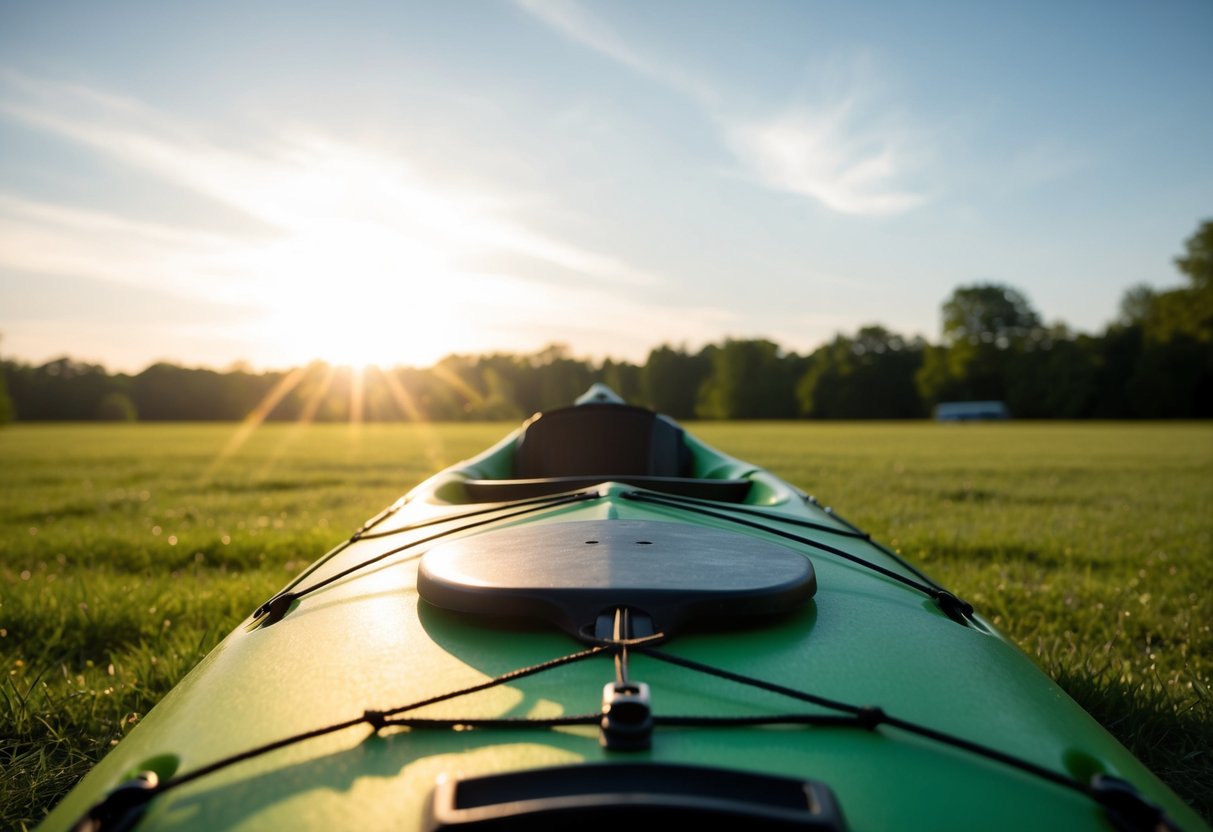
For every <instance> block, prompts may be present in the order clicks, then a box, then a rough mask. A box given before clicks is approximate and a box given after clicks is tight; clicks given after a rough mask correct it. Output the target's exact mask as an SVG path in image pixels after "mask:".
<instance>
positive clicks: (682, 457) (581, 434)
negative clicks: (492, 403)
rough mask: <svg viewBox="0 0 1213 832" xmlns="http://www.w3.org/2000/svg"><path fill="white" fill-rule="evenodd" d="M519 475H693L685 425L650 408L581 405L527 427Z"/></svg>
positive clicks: (521, 442) (518, 463) (541, 416)
mask: <svg viewBox="0 0 1213 832" xmlns="http://www.w3.org/2000/svg"><path fill="white" fill-rule="evenodd" d="M514 467H515V476H516V477H517V478H518V479H537V478H544V477H585V476H591V477H598V476H618V475H639V476H648V477H689V476H690V475H691V451H690V449H689V448H688V447H687V445H686V443H685V442H684V441H683V431H682V428H680V427H678V426H677V425H675V424H674V423H672V422H670V421H668V420H666V419H663V418H661V417H660V416H658V415H657V414H656V413H654V412H653V411H651V410H646V409H644V408H642V407H633V406H631V405H623V404H582V405H575V406H573V407H566V408H562V409H560V410H552V411H548V412H546V413H540V414H537V415H536V416H534V417H532V419H531V420H530V421H529V422H527V424H526V425H525V426H524V427H523V432H522V435H521V437H520V438H519V439H518V445H517V450H516V456H515V460H514Z"/></svg>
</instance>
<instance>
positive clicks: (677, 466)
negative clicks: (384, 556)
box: [430, 389, 794, 505]
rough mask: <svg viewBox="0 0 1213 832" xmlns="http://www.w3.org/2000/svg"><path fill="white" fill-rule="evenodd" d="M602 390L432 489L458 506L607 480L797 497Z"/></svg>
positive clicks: (720, 497)
mask: <svg viewBox="0 0 1213 832" xmlns="http://www.w3.org/2000/svg"><path fill="white" fill-rule="evenodd" d="M594 392H595V391H594V390H593V389H591V391H590V393H587V394H586V396H584V397H582V400H581V402H580V403H579V404H575V405H573V406H571V407H565V408H560V409H556V410H550V411H544V412H541V413H537V414H535V415H534V416H532V417H531V418H530V419H528V420H527V421H526V422H525V423H524V424H523V425H522V426H521V427H520V428H519V429H518V430H516V431H515V432H514V433H513V434H511V435H510V436H509V437H507V438H506V440H505V441H503V442H502V443H500V444H499V445H497V446H496V447H494V448H491V449H489V450H488V451H486V452H485V453H484V454H481V455H480V456H478V457H475V458H473V459H470V460H468V461H466V462H465V463H464V464H463V465H460V466H457V467H456V468H455V469H453V470H452V471H450V472H448V476H447V477H446V480H445V481H444V482H440V483H432V484H431V486H433V487H431V488H430V490H431V491H432V492H433V493H434V496H436V497H437V498H438V499H440V500H442V501H444V502H453V503H493V502H507V501H513V500H524V499H531V498H535V497H544V496H548V495H551V494H559V493H563V492H567V491H574V490H577V489H582V488H589V487H593V486H594V485H597V484H599V483H605V482H622V483H626V484H628V485H633V486H636V487H638V488H645V489H649V490H652V491H660V492H663V493H667V494H676V495H679V496H683V497H693V498H697V499H703V500H712V501H717V502H725V503H761V504H766V505H770V504H774V503H779V502H783V501H784V500H786V499H787V498H788V497H790V496H793V494H794V492H793V491H792V490H791V489H790V488H789V487H787V486H786V484H784V483H782V482H778V481H774V480H773V479H772V481H770V482H767V481H766V479H771V478H770V477H769V475H767V476H766V478H765V479H764V475H765V472H764V471H761V470H760V469H758V468H756V467H755V466H753V465H749V464H746V463H742V462H741V461H739V460H736V459H733V458H732V457H729V456H727V455H725V454H722V453H720V452H719V451H717V450H715V449H713V448H710V447H708V446H707V445H704V444H703V443H701V442H699V441H698V440H696V439H694V438H693V437H691V436H690V435H689V434H687V433H686V431H684V430H683V429H682V427H681V426H679V425H678V424H677V423H676V422H675V421H673V420H672V419H669V418H667V417H665V416H662V415H660V414H658V413H655V412H654V411H652V410H648V409H646V408H643V407H636V406H634V405H629V404H624V403H622V402H621V401H617V400H613V399H612V398H611V397H610V396H608V395H604V394H603V393H602V391H598V393H597V394H596V395H591V393H594ZM607 392H608V393H609V391H607Z"/></svg>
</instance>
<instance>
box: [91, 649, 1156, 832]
mask: <svg viewBox="0 0 1213 832" xmlns="http://www.w3.org/2000/svg"><path fill="white" fill-rule="evenodd" d="M621 632H625V633H626V627H625V628H623V629H622V630H621V628H619V627H616V630H615V633H614V634H613V635H612V637H611V638H608V639H588V640H589V641H590V642H591V646H590V647H588V648H587V649H585V650H581V651H578V652H576V653H570V654H567V655H564V656H561V657H559V658H556V659H550V660H548V661H545V662H540V663H538V664H534V665H529V666H526V667H522V668H518V669H516V670H513V671H509V672H507V673H504V674H501V675H499V676H496V677H494V678H492V679H490V680H488V681H486V682H481V683H479V684H475V685H471V686H468V687H465V688H460V689H458V690H454V691H450V692H448V693H444V694H438V695H436V696H431V697H428V698H426V699H422V700H418V701H416V702H412V703H409V704H407V705H401V706H398V707H394V708H389V709H386V710H366V711H363V713H362V714H361V715H360V716H358V717H355V718H352V719H348V720H345V721H343V722H338V723H335V724H332V725H328V726H325V727H323V728H317V729H313V730H311V731H306V732H303V733H299V734H294V735H292V736H289V737H285V738H282V739H280V740H276V741H274V742H270V743H266V744H263V745H260V746H256V747H254V748H251V749H248V750H246V751H243V752H241V753H238V754H234V755H231V756H229V757H224V758H222V759H220V760H216V761H215V762H212V763H209V764H207V765H205V766H202V767H201V768H198V769H195V770H193V771H191V772H186V773H185V774H181V775H177V776H176V777H171V778H169V779H167V780H165V781H163V782H160V781H159V780H158V778H157V777H156V775H155V774H154V773H153V772H144V773H142V774H141V775H139V776H138V777H136V778H135V779H134V780H130V781H127V782H126V783H123V784H121V785H120V786H118V787H117V788H115V789H113V790H112V791H111V792H109V793H108V794H107V795H106V796H105V798H104V799H103V800H101V801H100V802H98V803H96V804H94V805H93V806H92V807H91V808H90V809H89V810H88V812H87V813H86V814H85V816H84V817H82V818H81V819H80V820H79V821H78V822H77V823H76V825H75V826H74V827H73V832H105V830H116V829H124V830H125V829H130V828H131V827H132V826H133V825H134V824H135V823H136V822H137V821H138V818H139V817H140V815H141V814H142V812H143V811H144V810H145V809H146V807H147V804H148V803H149V802H150V801H151V800H152V799H153V798H155V797H157V796H159V795H162V794H164V793H165V792H168V791H171V790H174V789H177V788H180V787H181V786H184V785H186V784H188V783H192V782H194V781H196V780H198V779H200V778H202V777H205V776H207V775H209V774H213V773H214V772H217V771H220V770H222V769H226V768H228V767H230V766H233V765H237V764H239V763H242V762H245V761H247V760H251V759H254V758H257V757H261V756H263V755H265V754H269V753H271V752H273V751H277V750H279V749H282V748H286V747H288V746H291V745H296V744H298V743H301V742H306V741H307V740H311V739H315V738H318V737H322V736H326V735H329V734H333V733H336V732H338V731H344V730H346V729H349V728H353V727H356V726H358V725H368V726H370V727H371V729H372V735H374V734H378V733H379V732H380V731H382V730H383V729H384V728H387V727H400V728H407V729H413V730H422V729H431V730H435V729H438V730H442V729H446V730H450V729H455V728H459V729H503V728H504V729H518V728H529V729H549V730H550V729H552V728H557V727H566V726H577V725H581V726H588V725H594V724H599V725H601V726H602V727H603V730H604V731H605V730H606V717H605V715H604V714H603V713H585V714H575V715H568V716H561V717H471V718H450V717H448V718H424V717H410V716H402V714H406V713H407V712H409V711H414V710H418V709H420V708H423V707H425V706H427V705H434V704H437V703H440V702H445V701H449V700H451V699H456V698H458V697H462V696H466V695H469V694H472V693H477V692H480V691H483V690H488V689H490V688H493V687H497V686H499V685H502V684H506V683H508V682H512V681H516V680H518V679H522V678H525V677H527V676H534V675H536V674H539V673H543V672H545V671H548V670H553V669H555V668H558V667H563V666H565V665H569V664H573V663H575V662H580V661H583V660H585V659H589V658H591V657H594V656H597V655H601V654H603V653H607V654H610V655H611V656H612V657H613V658H614V661H615V663H616V679H617V683H619V682H623V683H625V684H631V683H630V682H629V681H628V677H627V653H628V651H629V650H631V651H634V652H637V653H640V654H642V655H645V656H648V657H650V658H652V659H654V660H657V661H661V662H664V663H667V664H671V665H674V666H677V667H682V668H684V669H687V670H690V671H693V672H698V673H704V674H707V675H711V676H715V677H718V678H722V679H726V680H728V681H732V682H736V683H738V684H742V685H746V686H750V687H755V688H759V689H761V690H766V691H769V692H772V693H776V694H780V695H783V696H786V697H789V698H792V699H796V700H798V701H802V702H807V703H810V704H813V705H817V706H819V707H822V708H825V709H827V710H832V711H835V712H838V713H836V714H814V713H786V714H771V715H762V714H760V715H737V716H710V715H703V716H699V715H692V716H662V715H653V716H652V717H651V721H650V724H651V725H655V726H677V727H701V728H719V727H759V726H772V725H801V726H807V727H814V728H861V729H864V730H868V731H875V730H877V729H878V728H880V727H881V726H888V727H890V728H894V729H897V730H901V731H904V732H906V733H909V734H913V735H916V736H919V737H922V738H924V739H927V740H930V741H933V742H936V743H939V744H941V745H944V746H947V747H951V748H955V749H957V750H960V751H964V752H967V753H969V754H973V755H975V756H978V757H982V758H984V759H987V760H990V761H992V762H995V763H998V764H1001V765H1005V766H1008V767H1010V768H1014V769H1016V770H1018V771H1021V772H1024V773H1026V774H1029V775H1032V776H1034V777H1037V778H1039V779H1042V780H1045V781H1047V782H1049V783H1052V784H1054V785H1056V786H1059V787H1062V788H1066V789H1069V790H1072V791H1074V792H1077V793H1079V794H1082V795H1085V796H1086V797H1088V798H1090V799H1091V800H1094V801H1095V802H1096V803H1098V804H1099V805H1100V806H1102V807H1103V808H1104V810H1105V811H1106V813H1107V814H1108V817H1109V819H1110V820H1111V821H1112V823H1113V826H1114V828H1116V829H1117V830H1120V832H1128V831H1129V830H1132V831H1133V832H1148V831H1149V830H1152V831H1153V832H1159V830H1165V831H1166V832H1179V827H1178V826H1176V825H1175V823H1174V821H1173V820H1172V819H1171V818H1170V816H1168V815H1167V814H1166V812H1165V811H1163V810H1162V809H1161V808H1160V807H1158V806H1157V805H1155V804H1153V803H1151V802H1150V801H1148V800H1146V799H1145V798H1144V797H1143V796H1142V795H1141V794H1140V793H1138V792H1137V790H1136V789H1135V788H1134V787H1133V786H1132V784H1130V783H1128V782H1127V781H1124V780H1121V779H1119V778H1115V777H1110V776H1107V775H1101V774H1097V775H1095V777H1093V778H1092V779H1091V781H1090V782H1089V783H1083V782H1081V781H1079V780H1077V779H1075V778H1073V777H1070V776H1068V775H1066V774H1062V773H1060V772H1056V771H1053V770H1051V769H1048V768H1045V767H1043V766H1040V765H1038V764H1036V763H1033V762H1031V761H1029V760H1025V759H1023V758H1020V757H1016V756H1014V755H1012V754H1007V753H1005V752H1003V751H999V750H998V749H996V748H992V747H990V746H987V745H983V744H981V743H977V742H973V741H971V740H967V739H964V738H963V737H958V736H955V735H953V734H949V733H947V732H944V731H938V730H936V729H933V728H930V727H928V726H925V725H920V724H918V723H916V722H912V721H909V720H904V719H900V718H898V717H895V716H892V715H890V714H888V713H887V712H886V711H885V710H884V709H883V708H880V707H878V706H859V705H852V704H850V703H847V702H842V701H839V700H834V699H830V698H827V697H823V696H819V695H817V694H813V693H809V692H807V691H802V690H799V689H796V688H791V687H787V686H785V685H780V684H777V683H774V682H769V681H766V680H763V679H760V678H756V677H752V676H746V675H744V674H740V673H736V672H734V671H730V670H726V669H724V668H720V667H716V666H714V665H709V664H706V663H703V662H699V661H695V660H693V659H688V658H684V657H681V656H677V655H674V654H671V653H668V652H666V651H665V650H662V649H659V648H657V647H656V646H655V645H656V644H659V643H661V642H662V641H663V640H664V638H665V635H664V634H663V633H657V634H654V635H650V636H646V637H643V638H620V637H618V636H619V634H620V633H621ZM616 747H622V746H616ZM631 747H647V745H646V746H639V745H637V746H631Z"/></svg>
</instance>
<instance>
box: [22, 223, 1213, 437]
mask: <svg viewBox="0 0 1213 832" xmlns="http://www.w3.org/2000/svg"><path fill="white" fill-rule="evenodd" d="M1174 262H1175V265H1176V268H1177V269H1178V271H1179V272H1180V273H1181V274H1182V275H1183V277H1184V278H1185V280H1186V283H1185V284H1184V285H1181V286H1178V287H1176V288H1173V289H1169V290H1165V291H1156V290H1153V289H1151V288H1149V287H1146V286H1137V287H1134V288H1132V289H1130V290H1129V291H1128V292H1126V293H1125V296H1124V298H1123V299H1122V302H1121V308H1120V314H1119V317H1118V318H1117V320H1116V321H1114V322H1113V323H1111V324H1110V325H1109V326H1108V327H1107V328H1106V330H1105V331H1104V332H1102V333H1099V334H1082V333H1075V332H1072V331H1071V330H1070V329H1069V328H1068V327H1067V326H1066V325H1065V324H1063V323H1053V324H1046V323H1045V322H1044V320H1043V319H1042V317H1041V316H1040V314H1039V312H1038V311H1037V310H1036V309H1035V308H1033V306H1032V304H1031V302H1030V301H1029V300H1028V298H1027V297H1026V296H1025V295H1024V294H1023V293H1022V292H1020V291H1019V290H1017V289H1015V288H1014V287H1011V286H1007V285H1003V284H995V283H978V284H973V285H968V286H961V287H959V288H957V289H956V290H955V291H953V293H952V294H951V296H950V297H948V298H947V299H946V300H945V302H944V303H943V304H942V308H941V313H942V314H941V318H942V327H941V332H940V339H939V341H938V342H937V343H929V342H927V341H926V340H925V339H923V338H922V337H920V336H913V337H910V336H905V335H901V334H898V333H896V332H892V331H890V330H888V329H887V328H885V327H883V326H881V325H879V324H871V325H868V326H864V327H861V328H860V329H859V330H858V331H857V332H855V333H853V334H841V333H840V334H839V335H837V336H836V337H835V338H834V339H833V340H832V341H831V342H829V343H828V344H825V345H823V346H821V347H819V348H818V349H816V350H814V351H813V352H812V353H810V354H807V355H799V354H797V353H795V352H789V351H786V350H784V349H783V348H782V347H780V345H778V344H776V343H774V342H772V341H770V340H766V339H761V338H759V339H727V340H725V341H723V342H722V343H719V344H712V345H708V346H706V347H704V348H702V349H699V350H697V351H692V350H688V349H687V348H686V347H685V346H677V345H670V344H663V345H661V346H658V347H655V348H654V349H652V350H651V351H650V352H649V354H648V357H647V359H646V360H645V362H644V363H643V364H633V363H629V362H619V361H613V360H605V361H602V362H595V361H591V360H587V359H580V358H576V357H573V356H572V355H571V354H570V351H569V349H568V348H567V347H565V346H562V345H552V346H550V347H548V348H546V349H544V350H542V351H540V352H538V353H533V354H524V355H519V354H511V353H495V354H490V355H451V356H448V357H446V358H444V359H442V360H441V361H439V362H438V363H437V364H435V365H433V366H432V367H428V368H413V367H397V368H393V369H382V368H374V367H371V368H367V369H366V370H364V371H362V372H355V371H354V370H352V369H350V368H343V367H334V366H331V365H328V364H325V363H323V362H315V363H313V364H311V365H308V366H306V367H301V368H296V369H292V370H288V371H281V372H263V373H257V372H253V371H251V370H248V369H232V370H228V371H223V372H220V371H216V370H211V369H200V368H189V367H180V366H176V365H173V364H167V363H158V364H154V365H152V366H150V367H148V368H147V369H145V370H144V371H142V372H140V373H138V374H136V375H128V374H121V373H119V374H111V373H109V372H107V371H106V370H105V368H104V367H101V366H99V365H95V364H89V363H85V362H79V361H74V360H72V359H70V358H66V357H65V358H59V359H56V360H54V361H51V362H48V363H46V364H42V365H40V366H32V365H30V364H26V363H21V362H14V361H3V362H0V369H2V372H0V421H5V420H10V419H14V418H16V419H20V420H23V421H53V420H134V419H139V420H145V421H170V420H191V421H192V420H240V419H244V418H246V417H248V416H249V415H250V414H256V415H257V416H258V417H259V418H264V419H267V420H271V421H275V420H282V421H287V420H289V421H351V420H352V421H360V420H361V421H397V420H411V421H456V420H494V419H519V418H522V417H525V416H528V415H530V414H531V413H534V412H537V411H540V410H546V409H550V408H554V407H561V406H564V405H566V404H568V403H570V402H571V401H572V400H573V399H574V398H576V397H577V396H578V395H580V394H581V393H582V392H584V391H585V389H586V388H587V387H588V386H589V385H590V384H592V383H593V382H599V381H601V382H605V383H606V384H608V385H610V386H611V387H612V388H614V389H615V390H616V391H617V392H619V393H620V395H622V396H623V397H624V398H625V399H627V400H628V401H631V402H635V403H638V404H643V405H646V406H649V407H652V408H653V409H655V410H658V411H660V412H663V413H667V414H669V415H670V416H673V417H675V418H678V419H797V418H810V419H916V418H924V417H928V416H930V415H931V413H932V411H933V409H934V407H935V406H936V405H937V404H938V403H940V402H945V401H973V400H998V401H1002V402H1004V403H1005V404H1006V405H1007V407H1008V409H1009V410H1010V412H1011V414H1012V415H1013V416H1014V417H1017V418H1033V419H1035V418H1041V419H1043V418H1064V419H1084V418H1096V419H1125V418H1207V417H1210V416H1213V220H1210V221H1206V222H1204V223H1203V224H1202V225H1201V226H1200V227H1199V228H1198V229H1197V231H1196V232H1195V233H1194V234H1193V235H1192V236H1191V237H1190V238H1189V239H1188V240H1187V242H1186V245H1185V251H1184V252H1183V254H1181V255H1180V256H1179V257H1177V258H1176V259H1175V261H1174Z"/></svg>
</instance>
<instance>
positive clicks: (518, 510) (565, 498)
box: [253, 491, 602, 627]
mask: <svg viewBox="0 0 1213 832" xmlns="http://www.w3.org/2000/svg"><path fill="white" fill-rule="evenodd" d="M601 497H602V494H601V492H599V491H579V492H577V493H575V494H564V495H560V496H557V497H545V498H539V499H535V500H521V501H519V502H517V503H505V504H502V505H499V506H494V507H493V508H490V509H478V510H476V511H469V512H465V513H463V514H460V515H457V516H455V517H448V518H443V519H442V520H435V521H434V522H424V523H418V524H415V525H414V526H412V527H409V528H405V529H402V530H401V531H412V530H414V529H417V528H425V527H428V526H433V525H437V523H440V522H447V521H450V520H461V519H465V518H468V517H473V516H475V517H480V519H477V520H474V521H472V522H470V523H465V524H463V525H462V526H457V527H455V528H451V529H444V530H443V531H440V532H437V533H435V534H432V535H429V536H427V537H422V538H419V539H417V540H411V541H409V542H408V543H405V544H404V545H402V546H397V547H395V548H393V549H388V550H387V551H386V552H380V553H379V554H377V555H374V556H373V557H369V558H367V559H366V560H363V561H360V562H358V563H356V564H354V565H353V566H350V567H348V568H347V569H343V570H341V571H340V572H338V573H337V574H335V575H330V576H329V577H327V578H325V579H324V580H322V581H317V582H316V583H314V584H311V585H310V586H307V587H304V588H303V589H301V590H298V591H292V587H295V586H298V585H299V582H300V581H301V580H302V579H303V577H304V576H300V577H299V578H297V579H296V580H295V581H293V582H292V583H291V584H290V585H289V586H288V587H287V588H286V589H284V590H282V591H281V592H279V593H278V594H277V595H275V596H274V597H273V598H271V599H270V600H268V601H266V602H265V603H264V604H262V605H261V606H260V607H258V608H257V609H256V610H255V611H254V612H253V620H254V621H255V622H256V623H258V624H259V625H260V626H265V627H267V626H269V625H271V624H276V623H277V622H278V621H281V620H282V618H283V616H285V615H286V613H287V611H288V610H290V608H291V605H292V604H293V603H295V601H297V600H299V599H300V598H303V597H304V596H306V595H310V594H311V593H313V592H315V591H316V590H318V589H323V588H324V587H326V586H328V585H329V584H332V583H335V582H336V581H339V580H341V579H342V578H347V577H349V576H350V575H352V574H354V573H355V572H359V571H361V570H363V569H365V568H366V567H368V566H371V565H372V564H375V563H378V562H379V561H381V560H383V559H385V558H388V557H391V556H392V555H396V554H399V553H400V552H403V551H405V550H407V549H412V548H414V547H417V546H422V545H424V544H426V543H433V542H434V541H435V540H440V539H441V538H443V537H446V536H448V535H452V534H457V533H459V532H465V531H468V530H469V529H474V528H477V527H479V526H485V525H488V524H490V523H496V522H498V521H500V520H512V519H514V518H515V517H522V516H523V515H526V514H533V513H535V512H537V511H539V510H541V509H545V508H555V507H557V506H563V505H568V504H570V503H578V502H584V501H586V500H597V499H600V498H601ZM509 509H514V510H513V511H509V512H508V513H507V514H495V512H498V511H503V510H509ZM490 513H493V514H495V516H493V517H481V515H484V514H490ZM395 533H396V532H395V531H393V532H384V533H382V534H379V535H375V536H374V537H387V536H388V535H389V534H395ZM364 539H365V538H364ZM353 542H354V539H353V538H351V539H350V540H349V541H346V543H344V544H342V545H341V546H339V547H337V548H336V549H334V550H333V551H332V552H330V553H329V554H328V555H326V556H325V557H324V558H323V559H322V561H321V563H323V561H325V560H328V559H329V558H331V557H332V556H333V555H335V554H337V553H338V552H340V551H341V550H342V549H344V548H345V547H346V546H348V545H350V544H351V543H353ZM319 565H320V564H319V563H318V564H316V565H315V566H313V568H312V569H309V570H308V571H307V572H306V573H304V574H305V575H307V574H311V573H312V572H314V571H315V568H316V566H319Z"/></svg>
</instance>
